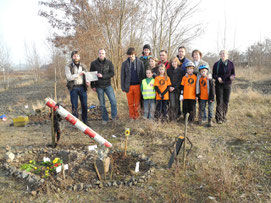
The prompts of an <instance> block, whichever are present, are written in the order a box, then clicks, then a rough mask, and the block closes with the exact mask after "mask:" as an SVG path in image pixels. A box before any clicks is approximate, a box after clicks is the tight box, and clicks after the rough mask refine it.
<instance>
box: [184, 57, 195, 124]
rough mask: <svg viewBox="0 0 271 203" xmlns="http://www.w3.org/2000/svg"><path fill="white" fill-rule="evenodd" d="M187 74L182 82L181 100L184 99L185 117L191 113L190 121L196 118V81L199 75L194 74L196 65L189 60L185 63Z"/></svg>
mask: <svg viewBox="0 0 271 203" xmlns="http://www.w3.org/2000/svg"><path fill="white" fill-rule="evenodd" d="M185 67H186V71H187V73H188V75H187V76H184V77H183V79H182V82H181V95H180V101H183V114H184V118H185V116H186V114H187V113H189V117H188V121H189V122H193V121H194V120H195V112H196V111H195V109H196V82H197V76H196V75H195V74H193V71H194V68H195V65H194V63H192V62H188V63H186V65H185Z"/></svg>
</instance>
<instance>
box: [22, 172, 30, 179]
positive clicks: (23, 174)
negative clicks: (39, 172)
mask: <svg viewBox="0 0 271 203" xmlns="http://www.w3.org/2000/svg"><path fill="white" fill-rule="evenodd" d="M28 175H29V174H28V173H27V172H26V171H23V172H22V175H21V177H22V178H23V179H25V178H27V177H28Z"/></svg>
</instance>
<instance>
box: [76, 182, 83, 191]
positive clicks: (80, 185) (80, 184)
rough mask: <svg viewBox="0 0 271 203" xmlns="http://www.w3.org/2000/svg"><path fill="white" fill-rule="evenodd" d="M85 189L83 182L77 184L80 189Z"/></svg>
mask: <svg viewBox="0 0 271 203" xmlns="http://www.w3.org/2000/svg"><path fill="white" fill-rule="evenodd" d="M83 189H84V184H83V183H79V184H78V185H77V190H78V191H80V190H83Z"/></svg>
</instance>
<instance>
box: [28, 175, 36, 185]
mask: <svg viewBox="0 0 271 203" xmlns="http://www.w3.org/2000/svg"><path fill="white" fill-rule="evenodd" d="M27 181H28V182H29V183H30V184H31V183H34V182H35V179H34V178H33V177H32V176H28V178H27Z"/></svg>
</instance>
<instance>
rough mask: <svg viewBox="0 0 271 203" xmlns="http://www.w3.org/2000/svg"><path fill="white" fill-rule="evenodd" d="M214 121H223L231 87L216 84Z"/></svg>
mask: <svg viewBox="0 0 271 203" xmlns="http://www.w3.org/2000/svg"><path fill="white" fill-rule="evenodd" d="M215 93H216V112H215V119H216V121H217V122H218V121H225V120H226V115H227V112H228V106H229V101H230V94H231V85H224V84H216V86H215Z"/></svg>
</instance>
